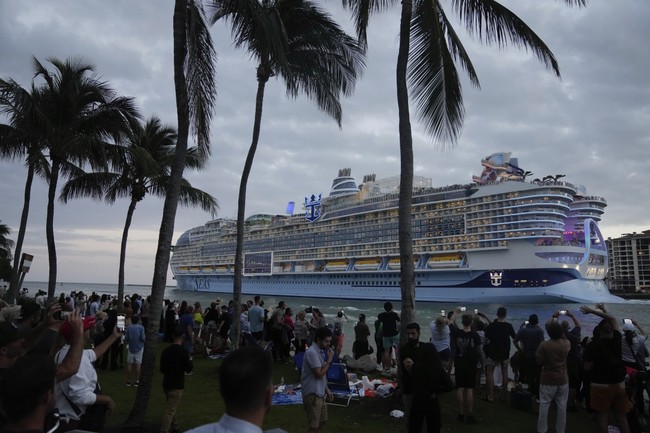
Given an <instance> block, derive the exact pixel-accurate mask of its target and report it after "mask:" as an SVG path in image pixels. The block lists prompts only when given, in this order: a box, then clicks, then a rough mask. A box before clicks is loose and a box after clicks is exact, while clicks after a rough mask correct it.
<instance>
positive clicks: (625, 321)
mask: <svg viewBox="0 0 650 433" xmlns="http://www.w3.org/2000/svg"><path fill="white" fill-rule="evenodd" d="M623 323H629V324H632V319H623Z"/></svg>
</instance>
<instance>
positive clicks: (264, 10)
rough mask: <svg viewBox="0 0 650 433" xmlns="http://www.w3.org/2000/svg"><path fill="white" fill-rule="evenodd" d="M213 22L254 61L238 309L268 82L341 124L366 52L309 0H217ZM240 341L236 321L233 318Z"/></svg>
mask: <svg viewBox="0 0 650 433" xmlns="http://www.w3.org/2000/svg"><path fill="white" fill-rule="evenodd" d="M212 8H213V10H212V14H211V20H212V22H216V21H217V20H219V19H223V20H226V21H227V22H229V23H230V25H231V27H232V34H233V37H234V40H235V45H236V46H238V47H243V48H245V49H246V51H248V53H249V54H250V55H251V56H252V57H253V58H255V59H256V60H257V62H258V66H257V95H256V99H255V117H254V122H253V137H252V140H251V145H250V147H249V149H248V154H247V156H246V161H245V163H244V169H243V171H242V176H241V180H240V184H239V197H238V202H237V241H236V249H235V269H234V283H233V300H234V302H235V315H234V317H239V312H240V309H241V305H240V304H241V286H242V269H243V248H244V216H245V208H246V187H247V184H248V178H249V175H250V171H251V168H252V166H253V159H254V157H255V152H256V151H257V145H258V143H259V137H260V130H261V124H262V108H263V102H264V90H265V87H266V83H267V82H268V81H269V79H270V78H271V77H273V76H278V77H280V78H281V79H282V80H283V81H284V84H285V87H286V90H287V95H288V96H291V97H294V98H295V97H297V96H298V95H299V94H300V93H304V94H305V95H306V96H307V97H308V98H310V99H312V100H313V101H314V102H315V103H316V105H317V106H318V108H319V109H321V110H322V111H324V112H325V113H326V114H328V115H330V116H332V117H333V118H334V119H335V120H336V122H337V123H338V125H339V127H340V126H341V117H342V110H341V104H340V97H341V95H346V96H348V95H350V94H351V93H352V91H353V90H354V85H355V83H356V79H357V77H358V75H359V74H360V72H361V70H362V69H363V67H364V66H365V62H364V58H365V56H364V52H363V50H362V49H361V47H360V46H359V44H358V43H357V41H356V40H355V39H354V38H352V37H350V36H348V35H347V34H346V33H345V32H344V31H343V30H342V29H341V28H340V27H339V26H338V25H337V24H336V23H335V22H334V21H333V20H332V18H331V17H330V15H329V14H327V13H326V12H325V11H324V10H322V9H320V8H319V7H317V6H316V5H315V4H313V3H312V2H310V1H309V0H265V1H263V2H262V3H260V2H259V1H258V0H215V1H214V2H213V4H212ZM233 328H234V329H233V334H234V335H235V337H234V338H233V344H234V345H235V346H238V343H239V338H238V336H239V332H240V324H239V321H237V320H236V321H234V323H233Z"/></svg>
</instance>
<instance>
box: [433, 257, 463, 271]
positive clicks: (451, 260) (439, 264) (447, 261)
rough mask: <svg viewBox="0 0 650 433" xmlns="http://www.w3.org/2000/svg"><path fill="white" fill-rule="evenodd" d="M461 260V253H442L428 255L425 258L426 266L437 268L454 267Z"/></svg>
mask: <svg viewBox="0 0 650 433" xmlns="http://www.w3.org/2000/svg"><path fill="white" fill-rule="evenodd" d="M462 260H463V256H462V255H461V254H443V255H440V256H430V257H429V260H427V267H428V268H430V269H437V268H455V267H458V265H460V263H461V262H462Z"/></svg>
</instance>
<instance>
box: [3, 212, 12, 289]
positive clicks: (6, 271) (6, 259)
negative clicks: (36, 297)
mask: <svg viewBox="0 0 650 433" xmlns="http://www.w3.org/2000/svg"><path fill="white" fill-rule="evenodd" d="M10 233H11V229H10V228H9V227H8V226H7V225H6V224H2V223H1V222H0V279H2V280H5V279H7V278H10V277H11V249H12V248H13V246H14V241H12V240H11V239H9V234H10Z"/></svg>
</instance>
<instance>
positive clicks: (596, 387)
mask: <svg viewBox="0 0 650 433" xmlns="http://www.w3.org/2000/svg"><path fill="white" fill-rule="evenodd" d="M580 310H581V311H582V312H583V313H585V314H596V315H597V316H600V317H603V320H602V321H601V322H600V323H599V324H598V326H597V327H596V329H595V330H594V339H593V340H592V341H591V343H589V344H587V347H586V348H585V352H584V354H583V360H584V369H585V371H588V372H589V375H590V378H591V388H590V392H589V395H590V397H591V399H590V405H591V408H592V409H593V410H594V411H595V412H596V413H597V414H598V415H597V419H598V427H599V430H600V431H601V432H603V433H606V432H607V431H608V418H609V411H610V410H613V411H614V413H615V414H616V420H617V421H618V427H619V430H620V431H621V433H629V432H630V427H629V424H628V422H627V413H628V412H629V411H630V401H629V398H628V396H627V394H626V392H625V374H626V371H625V366H624V365H623V358H622V353H621V333H620V332H619V330H618V323H617V322H616V319H615V318H614V317H612V316H609V315H607V314H606V313H604V312H602V311H600V310H595V309H592V308H590V307H581V308H580ZM596 336H597V337H596Z"/></svg>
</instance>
